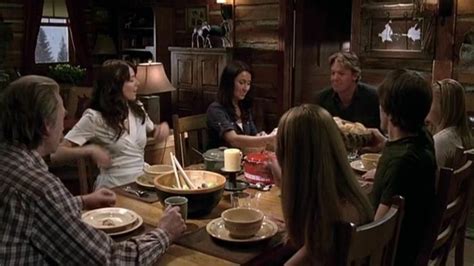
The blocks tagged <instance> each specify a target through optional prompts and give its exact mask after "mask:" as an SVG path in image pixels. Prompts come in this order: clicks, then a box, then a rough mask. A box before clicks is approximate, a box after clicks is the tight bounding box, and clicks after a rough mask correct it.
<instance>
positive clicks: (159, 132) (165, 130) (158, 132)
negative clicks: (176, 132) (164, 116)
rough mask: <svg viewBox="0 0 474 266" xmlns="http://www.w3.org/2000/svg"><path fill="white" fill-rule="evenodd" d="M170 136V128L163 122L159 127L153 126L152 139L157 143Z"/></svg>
mask: <svg viewBox="0 0 474 266" xmlns="http://www.w3.org/2000/svg"><path fill="white" fill-rule="evenodd" d="M169 135H170V127H169V126H168V123H166V122H163V123H161V124H159V125H155V131H154V132H153V138H154V139H155V141H157V142H162V141H165V140H166V138H167V137H168V136H169Z"/></svg>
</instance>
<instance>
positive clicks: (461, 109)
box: [432, 79, 474, 149]
mask: <svg viewBox="0 0 474 266" xmlns="http://www.w3.org/2000/svg"><path fill="white" fill-rule="evenodd" d="M432 89H433V94H436V96H439V97H435V98H436V99H438V100H439V102H437V104H439V108H440V109H439V115H440V120H439V123H438V124H437V125H435V126H436V131H437V132H438V131H440V130H442V129H445V128H447V127H455V128H456V133H457V134H458V135H459V137H460V138H461V141H462V145H463V146H464V148H466V149H470V148H472V147H473V144H474V143H473V142H474V140H473V136H472V133H471V131H470V129H469V126H468V121H467V114H466V99H465V95H464V87H463V86H462V85H461V83H459V82H458V81H456V80H454V79H443V80H441V81H437V82H435V83H434V84H433V86H432Z"/></svg>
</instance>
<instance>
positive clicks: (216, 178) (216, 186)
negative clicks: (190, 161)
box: [154, 170, 226, 217]
mask: <svg viewBox="0 0 474 266" xmlns="http://www.w3.org/2000/svg"><path fill="white" fill-rule="evenodd" d="M185 172H186V174H187V175H188V177H189V179H191V181H192V182H193V183H194V184H195V185H196V186H198V187H200V188H197V189H187V188H178V187H177V185H176V178H175V175H174V173H169V174H164V175H161V176H157V177H155V180H154V183H155V188H156V192H157V194H158V198H159V199H160V201H161V204H163V206H164V201H165V199H166V198H168V197H171V196H182V197H186V198H187V199H188V216H194V217H196V216H200V215H205V214H208V213H210V212H211V211H212V209H214V207H216V206H217V204H218V203H219V201H220V200H221V198H222V194H223V193H224V185H225V181H226V178H225V177H224V176H223V175H221V174H217V173H214V172H210V171H202V170H186V171H185ZM182 181H183V179H181V182H182ZM203 183H204V184H206V185H205V186H204V187H203V186H202V184H203Z"/></svg>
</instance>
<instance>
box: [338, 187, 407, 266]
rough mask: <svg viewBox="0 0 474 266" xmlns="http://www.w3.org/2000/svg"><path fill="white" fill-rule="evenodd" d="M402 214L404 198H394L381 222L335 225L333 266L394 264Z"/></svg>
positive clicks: (385, 265)
mask: <svg viewBox="0 0 474 266" xmlns="http://www.w3.org/2000/svg"><path fill="white" fill-rule="evenodd" d="M403 214H404V199H403V198H402V197H400V196H396V197H394V199H393V204H392V206H391V208H390V210H389V211H388V212H387V214H385V216H384V217H382V218H381V219H379V220H377V221H374V222H372V223H369V224H366V225H361V226H356V225H354V224H353V223H340V224H338V225H337V226H336V248H337V249H336V250H337V256H338V258H337V260H338V263H337V265H384V266H388V265H394V262H395V254H396V250H397V244H398V236H399V234H400V226H401V222H402V219H403Z"/></svg>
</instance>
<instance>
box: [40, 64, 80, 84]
mask: <svg viewBox="0 0 474 266" xmlns="http://www.w3.org/2000/svg"><path fill="white" fill-rule="evenodd" d="M49 76H50V77H51V78H53V79H54V80H56V81H57V82H58V83H69V84H72V85H79V84H81V83H82V82H83V81H84V78H85V76H86V69H85V68H81V66H71V65H70V64H57V65H54V66H50V67H49Z"/></svg>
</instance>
